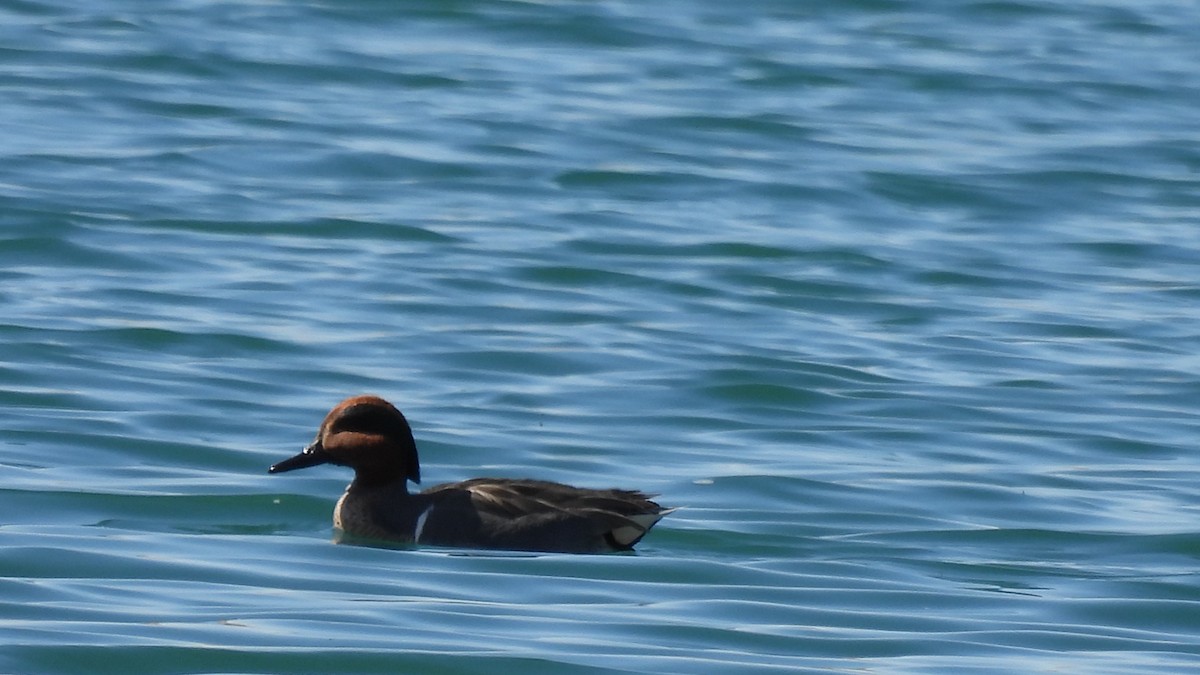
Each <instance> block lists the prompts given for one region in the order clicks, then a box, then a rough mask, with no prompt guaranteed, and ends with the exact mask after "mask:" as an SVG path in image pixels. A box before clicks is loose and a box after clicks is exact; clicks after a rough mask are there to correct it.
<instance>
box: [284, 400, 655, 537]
mask: <svg viewBox="0 0 1200 675" xmlns="http://www.w3.org/2000/svg"><path fill="white" fill-rule="evenodd" d="M320 464H333V465H337V466H345V467H349V468H351V469H353V470H354V479H353V480H352V481H351V482H350V485H349V486H348V487H347V488H346V492H345V494H343V495H342V497H341V499H339V500H338V502H337V506H335V507H334V510H333V525H334V528H335V529H336V530H337V531H338V532H339V533H341V534H344V535H349V536H350V538H351V539H365V540H377V541H383V542H390V543H400V544H410V545H415V546H435V547H454V548H472V549H501V550H511V551H537V552H550V553H605V552H614V551H631V550H633V547H634V545H635V544H637V543H638V542H639V541H641V539H642V537H644V536H645V535H646V533H647V532H649V531H650V528H652V527H654V525H655V524H656V523H658V521H659V520H660V519H662V518H663V516H665V515H667V514H668V513H670V512H671V511H673V510H674V509H665V508H663V507H662V506H660V505H659V504H657V503H655V502H654V501H651V497H653V496H654V495H649V494H646V493H644V492H640V491H637V490H622V489H615V488H614V489H593V488H584V487H574V486H571V485H565V484H563V483H556V482H552V481H545V480H535V479H511V478H473V479H470V480H465V481H462V482H458V483H444V484H441V485H435V486H433V487H430V488H428V489H426V490H424V491H421V492H416V493H410V492H409V491H408V482H409V481H412V482H413V483H414V484H420V482H421V466H420V460H419V458H418V456H417V444H416V441H415V439H414V438H413V432H412V427H410V426H409V423H408V420H407V419H406V418H405V417H404V414H403V413H401V412H400V410H399V409H397V408H396V407H395V406H393V405H392V404H391V403H388V402H387V401H385V400H384V399H382V398H380V397H378V396H374V395H369V394H366V395H360V396H352V397H350V398H347V399H346V400H344V401H342V402H341V403H339V404H337V405H336V406H334V408H333V409H332V410H330V411H329V414H327V415H326V416H325V419H324V420H323V421H322V422H321V426H320V427H319V428H318V429H317V435H316V438H315V439H314V440H313V442H312V443H310V444H309V445H307V446H306V447H305V448H304V449H303V450H302V451H301V452H300V453H299V454H297V455H296V456H294V457H291V458H289V459H285V460H283V461H282V462H279V463H277V464H275V465H273V466H271V467H270V469H268V472H269V473H271V474H277V473H285V472H288V471H294V470H297V469H305V468H308V467H312V466H317V465H320Z"/></svg>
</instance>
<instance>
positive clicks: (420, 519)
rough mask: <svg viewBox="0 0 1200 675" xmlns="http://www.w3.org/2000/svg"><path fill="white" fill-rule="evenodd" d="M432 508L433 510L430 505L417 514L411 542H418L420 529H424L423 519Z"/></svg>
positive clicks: (427, 516)
mask: <svg viewBox="0 0 1200 675" xmlns="http://www.w3.org/2000/svg"><path fill="white" fill-rule="evenodd" d="M432 510H433V507H432V506H430V507H429V508H427V509H425V510H424V511H422V512H421V515H419V516H417V529H415V530H413V543H414V544H416V543H419V542H420V541H421V531H422V530H424V529H425V520H426V519H427V518H429V512H430V511H432Z"/></svg>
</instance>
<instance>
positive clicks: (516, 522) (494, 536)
mask: <svg viewBox="0 0 1200 675" xmlns="http://www.w3.org/2000/svg"><path fill="white" fill-rule="evenodd" d="M424 494H428V495H429V496H430V497H431V498H432V503H433V504H435V507H434V510H433V511H432V512H431V514H430V525H433V524H434V523H433V520H432V519H433V518H435V517H436V518H437V520H438V522H439V523H441V522H444V521H448V520H450V519H451V518H453V519H454V522H455V525H454V526H453V527H449V528H448V529H449V531H452V532H453V534H454V536H455V537H459V538H462V537H467V536H468V535H467V532H466V530H467V529H472V530H474V534H473V535H470V538H471V539H473V541H470V542H462V541H456V542H455V543H456V545H476V546H486V547H494V548H511V549H526V550H541V551H604V550H627V549H629V548H631V547H632V546H633V545H634V544H636V543H637V542H638V541H639V540H640V539H641V538H642V537H643V536H644V535H645V534H646V532H647V531H649V529H650V528H651V527H653V526H654V524H655V523H657V522H658V521H659V519H661V518H662V517H663V516H664V515H666V513H667V511H666V510H664V509H663V508H662V507H661V506H659V505H658V504H656V503H654V502H652V501H650V499H649V496H648V495H645V494H643V493H640V492H634V491H627V490H591V489H586V488H576V487H572V486H569V485H563V484H560V483H551V482H546V481H534V480H510V479H489V478H480V479H474V480H469V481H464V482H462V483H454V484H451V485H443V486H437V487H435V488H431V489H430V490H429V491H427V492H426V493H424ZM438 529H439V530H441V529H443V528H441V527H439V528H438ZM427 531H429V530H428V529H427Z"/></svg>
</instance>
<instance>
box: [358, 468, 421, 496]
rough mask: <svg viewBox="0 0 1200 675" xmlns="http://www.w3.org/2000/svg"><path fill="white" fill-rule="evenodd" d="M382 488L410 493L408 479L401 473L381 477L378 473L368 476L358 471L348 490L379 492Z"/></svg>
mask: <svg viewBox="0 0 1200 675" xmlns="http://www.w3.org/2000/svg"><path fill="white" fill-rule="evenodd" d="M380 490H387V491H393V492H399V493H402V494H408V480H407V479H405V478H404V477H403V476H400V475H396V476H393V477H385V478H382V479H381V478H380V477H379V476H378V475H377V474H372V475H371V476H370V477H369V478H368V477H366V476H363V475H360V474H357V473H356V474H355V475H354V480H352V481H350V487H348V488H346V492H368V491H369V492H377V491H380Z"/></svg>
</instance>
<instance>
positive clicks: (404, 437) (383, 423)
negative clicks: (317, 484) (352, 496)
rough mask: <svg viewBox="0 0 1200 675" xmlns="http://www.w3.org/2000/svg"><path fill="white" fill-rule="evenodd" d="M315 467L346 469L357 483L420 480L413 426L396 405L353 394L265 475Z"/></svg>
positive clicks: (376, 397) (372, 397)
mask: <svg viewBox="0 0 1200 675" xmlns="http://www.w3.org/2000/svg"><path fill="white" fill-rule="evenodd" d="M318 464H337V465H339V466H348V467H350V468H352V469H354V480H355V481H356V482H360V483H390V482H393V481H397V480H398V481H401V482H403V481H404V480H405V479H407V480H411V481H412V482H414V483H420V482H421V466H420V463H419V462H418V460H417V444H416V441H414V440H413V435H412V428H410V427H409V426H408V420H406V419H404V415H403V414H401V413H400V411H399V410H397V409H396V407H395V406H393V405H392V404H391V403H388V402H387V401H385V400H383V399H381V398H379V397H378V396H354V397H351V398H348V399H346V400H345V401H342V402H341V403H339V404H337V406H335V407H334V409H333V410H330V411H329V414H328V415H326V416H325V420H324V421H323V422H321V428H320V429H318V430H317V438H316V439H315V440H314V441H313V442H312V443H310V444H309V445H308V447H306V448H304V450H303V451H302V452H301V453H300V454H298V455H296V456H295V457H292V458H291V459H285V460H283V461H282V462H280V463H278V464H276V465H274V466H272V467H271V468H270V472H271V473H283V472H284V471H294V470H295V469H304V468H308V467H310V466H316V465H318Z"/></svg>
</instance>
